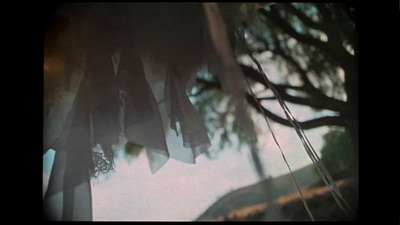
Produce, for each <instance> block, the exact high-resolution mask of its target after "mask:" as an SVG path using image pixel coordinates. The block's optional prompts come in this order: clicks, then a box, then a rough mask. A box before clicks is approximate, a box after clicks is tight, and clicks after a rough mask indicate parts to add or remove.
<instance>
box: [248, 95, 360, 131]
mask: <svg viewBox="0 0 400 225" xmlns="http://www.w3.org/2000/svg"><path fill="white" fill-rule="evenodd" d="M246 100H247V102H248V103H249V104H250V105H251V106H253V108H254V109H255V110H257V112H259V113H261V111H260V108H259V106H258V103H257V102H256V100H254V98H253V97H252V96H251V95H249V94H248V95H247V96H246ZM261 110H262V111H263V112H262V113H264V115H265V116H267V117H268V118H270V119H271V120H273V121H275V122H277V123H279V124H281V125H284V126H288V127H292V125H291V123H290V122H289V121H288V120H287V119H284V118H282V117H280V116H277V115H275V114H274V113H272V112H271V111H269V110H267V109H266V108H264V107H263V106H261ZM299 124H300V126H301V127H302V128H303V129H305V130H307V129H312V128H317V127H321V126H343V127H347V126H350V125H353V122H352V121H351V120H348V119H345V118H344V117H342V116H325V117H320V118H316V119H311V120H308V121H303V122H299Z"/></svg>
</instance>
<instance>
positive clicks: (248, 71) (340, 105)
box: [241, 65, 351, 113]
mask: <svg viewBox="0 0 400 225" xmlns="http://www.w3.org/2000/svg"><path fill="white" fill-rule="evenodd" d="M241 68H242V70H243V73H244V74H245V75H246V76H247V77H249V78H250V79H252V80H254V81H256V82H258V83H260V84H262V85H264V87H265V88H266V89H268V85H267V84H266V83H265V80H264V79H263V78H262V74H260V73H258V72H257V71H255V70H254V69H253V68H251V67H248V66H244V65H241ZM273 85H274V86H275V88H276V89H277V90H278V92H279V93H280V95H281V97H282V98H283V100H285V101H288V102H291V103H295V104H300V105H307V106H310V107H314V108H317V109H329V110H332V111H337V112H340V113H345V112H349V111H350V110H351V109H350V108H349V107H348V105H347V104H346V102H342V101H340V100H337V99H333V98H330V97H328V96H326V95H323V94H322V93H320V94H318V95H317V94H316V93H315V91H310V90H309V89H307V88H304V86H302V87H294V86H288V85H275V84H273ZM287 89H293V90H297V91H304V92H306V93H308V94H310V95H311V96H312V98H309V99H307V98H301V97H295V96H291V95H289V94H287V92H286V90H287Z"/></svg>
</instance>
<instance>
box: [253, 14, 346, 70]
mask: <svg viewBox="0 0 400 225" xmlns="http://www.w3.org/2000/svg"><path fill="white" fill-rule="evenodd" d="M259 12H260V13H261V14H262V15H264V16H265V17H267V18H268V19H270V20H271V21H273V22H274V23H275V24H276V25H277V27H279V28H280V29H282V31H284V32H285V33H287V34H288V35H290V36H291V37H293V38H294V39H296V40H297V41H299V42H301V43H303V44H307V45H312V46H315V47H317V48H318V49H320V50H321V51H323V52H325V54H326V55H327V56H328V57H332V58H333V59H334V60H335V61H336V62H338V63H339V64H341V65H342V64H347V63H348V61H351V62H352V61H353V57H350V56H351V55H350V54H349V53H348V52H347V51H346V50H345V49H344V48H343V46H340V48H337V46H336V45H332V44H331V43H329V42H323V41H321V40H319V39H316V38H313V37H312V36H309V35H304V34H300V33H298V32H297V31H296V30H295V29H294V28H293V27H292V26H291V25H290V24H289V23H288V22H287V21H285V20H284V19H283V18H282V17H281V16H280V15H279V13H278V12H277V11H276V9H274V8H273V7H271V10H270V12H267V11H266V10H265V9H260V10H259ZM329 34H330V33H329V32H328V33H327V35H328V39H329ZM331 39H332V36H331ZM340 40H341V39H340ZM337 53H340V54H337Z"/></svg>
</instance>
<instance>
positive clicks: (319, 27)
mask: <svg viewBox="0 0 400 225" xmlns="http://www.w3.org/2000/svg"><path fill="white" fill-rule="evenodd" d="M282 6H283V7H285V8H286V9H287V11H288V12H290V13H292V14H293V15H295V16H297V18H299V20H300V21H301V22H302V23H304V24H305V25H306V26H308V27H310V28H312V29H315V30H320V31H323V32H325V33H326V31H325V28H326V27H325V26H323V25H322V24H320V23H316V22H314V21H313V20H311V19H310V18H309V17H308V16H306V15H305V14H304V13H303V12H301V11H300V10H298V9H297V8H296V7H294V6H293V5H292V4H283V5H282Z"/></svg>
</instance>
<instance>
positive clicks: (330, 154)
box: [315, 130, 355, 177]
mask: <svg viewBox="0 0 400 225" xmlns="http://www.w3.org/2000/svg"><path fill="white" fill-rule="evenodd" d="M324 141H325V144H324V146H323V147H322V149H321V155H322V157H321V160H322V162H323V163H324V165H325V166H326V168H327V169H328V170H329V171H330V172H331V173H332V175H333V176H334V177H335V176H343V175H349V174H351V173H349V171H350V172H351V171H352V169H351V167H352V166H353V165H354V161H355V159H354V158H353V157H352V155H351V154H350V153H351V152H350V151H349V149H351V142H350V138H349V134H348V132H346V131H343V130H332V131H330V132H329V133H327V134H325V135H324ZM315 172H317V171H315Z"/></svg>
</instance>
